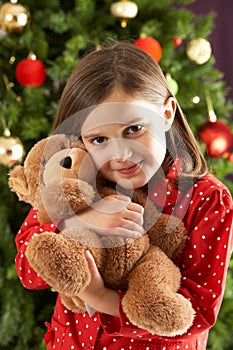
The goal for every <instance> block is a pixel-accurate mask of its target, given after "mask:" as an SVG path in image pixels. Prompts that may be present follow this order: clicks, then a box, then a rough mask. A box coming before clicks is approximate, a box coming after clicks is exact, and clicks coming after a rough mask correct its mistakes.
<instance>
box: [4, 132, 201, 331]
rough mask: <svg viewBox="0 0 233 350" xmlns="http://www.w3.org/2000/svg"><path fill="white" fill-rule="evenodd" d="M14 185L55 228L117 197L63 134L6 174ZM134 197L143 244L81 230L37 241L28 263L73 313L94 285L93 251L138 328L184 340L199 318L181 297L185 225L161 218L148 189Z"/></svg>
mask: <svg viewBox="0 0 233 350" xmlns="http://www.w3.org/2000/svg"><path fill="white" fill-rule="evenodd" d="M9 186H10V188H11V190H12V191H13V192H15V193H16V194H17V196H18V198H19V200H21V201H25V202H27V203H30V204H31V205H32V206H33V207H34V208H36V209H37V216H38V220H39V222H40V223H45V222H51V221H53V222H56V223H57V225H58V227H59V222H60V221H61V220H62V219H66V218H68V217H71V216H74V215H75V214H77V213H78V212H79V211H80V210H83V209H85V208H88V207H89V206H90V205H92V204H93V203H95V201H97V200H99V199H100V198H102V199H104V198H105V197H106V196H108V195H111V194H116V188H114V186H112V185H111V184H106V183H105V182H104V181H103V179H101V177H100V176H98V174H97V171H96V169H95V166H94V164H93V161H92V159H91V157H90V155H89V154H88V152H87V151H86V150H85V147H84V145H83V144H82V142H81V140H79V139H78V138H77V137H75V136H72V135H70V136H69V135H64V134H56V135H51V136H49V137H47V138H45V139H42V140H40V141H38V142H37V143H36V144H35V145H34V146H33V147H32V149H31V150H30V151H29V153H28V155H27V157H26V159H25V161H24V165H23V166H22V165H17V166H15V167H14V168H13V169H11V171H10V172H9ZM124 195H129V193H124ZM130 197H131V200H132V201H133V202H136V203H138V204H140V205H142V206H143V207H144V229H145V234H143V235H142V236H141V237H140V238H137V239H132V238H126V237H123V236H111V235H109V236H100V235H99V234H97V233H95V231H94V230H90V229H88V228H86V227H84V226H83V225H76V226H75V227H70V228H66V229H64V230H61V231H60V232H43V233H41V234H38V235H34V237H33V238H32V239H31V240H30V242H29V243H28V245H27V249H26V257H27V259H28V261H29V263H30V265H31V266H32V268H33V269H34V270H35V271H36V272H37V273H38V274H39V275H40V276H41V277H42V278H43V279H44V281H45V282H47V283H48V284H49V285H50V286H51V287H53V288H54V289H55V290H56V291H57V292H59V293H60V295H61V300H62V302H63V304H64V305H65V306H66V307H67V308H68V309H70V310H71V311H73V312H83V311H85V310H86V307H87V306H86V305H85V304H84V303H83V301H82V300H81V299H79V297H78V294H79V293H80V292H81V291H83V290H84V289H85V288H86V286H88V284H89V283H90V280H91V274H90V271H89V267H88V263H87V261H86V259H85V250H86V249H89V250H90V251H91V253H92V255H93V257H94V259H95V262H96V265H97V267H98V269H99V271H100V273H101V275H102V278H103V280H104V283H105V285H106V286H107V287H109V288H112V289H115V290H124V291H125V294H124V296H123V299H122V308H123V310H124V312H125V314H126V315H127V317H128V319H129V320H130V321H131V322H132V323H133V324H134V325H136V326H138V327H140V328H143V329H145V330H147V331H149V332H150V333H152V334H158V335H160V336H176V335H180V334H183V333H185V332H186V331H187V330H188V328H189V327H190V326H191V325H192V323H193V320H194V317H195V312H194V310H193V308H192V305H191V303H190V301H189V300H188V299H186V298H185V297H183V296H182V295H181V294H179V292H178V290H179V287H180V281H181V273H180V270H179V268H178V267H177V266H176V265H175V263H174V260H175V259H176V258H177V257H178V256H179V255H180V254H181V252H182V249H183V247H184V245H185V241H186V238H187V234H186V230H185V227H184V224H183V222H182V221H181V220H179V219H178V218H176V217H174V216H170V215H167V214H163V213H159V212H158V210H157V209H156V207H155V206H154V204H153V203H152V202H151V201H150V200H149V199H148V196H147V195H146V193H145V192H144V191H143V190H141V189H137V190H134V191H133V193H130ZM168 227H169V229H167V228H168Z"/></svg>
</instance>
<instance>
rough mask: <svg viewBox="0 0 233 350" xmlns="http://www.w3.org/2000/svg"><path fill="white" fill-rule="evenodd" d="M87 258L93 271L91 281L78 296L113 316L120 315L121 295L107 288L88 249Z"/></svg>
mask: <svg viewBox="0 0 233 350" xmlns="http://www.w3.org/2000/svg"><path fill="white" fill-rule="evenodd" d="M86 259H87V262H88V265H89V268H90V272H91V276H92V279H91V282H90V284H89V285H88V286H87V287H86V289H85V290H84V291H83V292H82V293H79V295H78V297H79V298H80V299H82V300H83V301H84V303H85V304H88V305H89V306H90V307H91V308H93V309H95V310H97V311H99V312H103V313H106V314H109V315H112V316H119V311H118V308H119V302H120V298H119V295H118V294H117V293H116V292H115V291H114V290H112V289H109V288H106V287H105V285H104V282H103V279H102V277H101V275H100V273H99V271H98V269H97V266H96V263H95V260H94V258H93V256H92V254H91V253H90V251H88V250H87V251H86Z"/></svg>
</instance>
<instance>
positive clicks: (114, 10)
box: [110, 0, 138, 28]
mask: <svg viewBox="0 0 233 350" xmlns="http://www.w3.org/2000/svg"><path fill="white" fill-rule="evenodd" d="M110 12H111V14H112V15H113V16H114V17H118V18H121V26H122V28H125V27H126V26H127V19H129V18H135V17H136V16H137V13H138V6H137V4H135V2H133V1H127V0H121V1H118V2H114V3H113V4H112V5H111V7H110Z"/></svg>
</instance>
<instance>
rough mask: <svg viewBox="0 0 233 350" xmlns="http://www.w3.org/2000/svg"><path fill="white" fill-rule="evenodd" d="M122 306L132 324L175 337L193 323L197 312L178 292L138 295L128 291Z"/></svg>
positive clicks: (154, 332) (155, 332)
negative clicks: (168, 294)
mask: <svg viewBox="0 0 233 350" xmlns="http://www.w3.org/2000/svg"><path fill="white" fill-rule="evenodd" d="M122 307H123V310H124V312H125V313H126V315H127V317H128V318H129V320H130V321H131V322H132V324H134V325H136V326H137V327H139V328H143V329H145V330H147V331H148V332H150V333H151V334H157V335H160V336H168V337H173V336H176V335H181V334H184V333H185V332H186V331H187V330H188V329H189V327H190V326H191V325H192V323H193V320H194V315H195V312H194V310H193V308H192V305H191V303H190V302H189V301H188V300H187V299H185V298H184V297H183V296H182V295H180V294H178V293H173V295H170V296H169V297H168V296H167V295H166V296H165V295H163V293H162V291H160V295H157V296H155V295H150V296H148V295H146V296H145V295H143V294H142V295H141V296H140V295H136V296H135V294H134V295H133V294H131V293H129V294H128V292H126V294H125V296H124V298H123V300H122Z"/></svg>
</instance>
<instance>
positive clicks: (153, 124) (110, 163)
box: [16, 43, 232, 350]
mask: <svg viewBox="0 0 233 350" xmlns="http://www.w3.org/2000/svg"><path fill="white" fill-rule="evenodd" d="M93 106H96V107H95V108H92V109H91V111H90V112H89V113H81V112H80V111H83V110H86V109H88V108H89V107H93ZM78 112H80V113H78ZM71 116H72V118H71V119H70V117H71ZM70 120H72V123H70ZM73 128H75V130H74V132H75V133H77V132H80V136H81V139H82V141H83V143H84V145H85V147H86V148H87V150H88V151H89V152H90V154H91V156H92V158H93V161H94V162H95V164H96V167H97V169H99V170H100V172H101V174H102V175H103V176H104V177H105V178H106V180H108V181H111V182H113V183H115V184H120V186H121V187H125V188H139V187H143V188H144V189H145V191H147V193H148V196H149V197H150V199H151V200H153V202H154V204H155V206H156V207H157V208H158V209H159V210H161V211H162V212H164V213H167V214H173V215H176V216H177V217H179V218H180V219H182V220H183V222H184V223H185V226H186V229H187V231H188V240H187V243H186V246H185V248H184V251H183V253H182V256H181V257H180V258H179V260H177V261H176V264H177V265H178V266H179V268H180V270H181V273H182V285H181V287H180V290H179V293H181V294H182V295H183V296H184V297H186V298H188V299H189V300H190V301H191V303H192V306H193V308H194V309H195V312H196V315H195V319H194V322H193V325H192V326H191V327H190V329H189V330H188V331H187V333H185V334H183V335H181V336H176V337H161V336H158V335H152V334H150V333H149V332H147V331H146V330H144V329H139V328H137V327H135V326H134V325H133V324H131V323H130V321H129V320H128V319H127V317H126V315H125V314H124V312H123V310H122V307H121V298H122V297H123V295H124V291H114V290H110V289H108V288H106V287H105V286H104V283H103V281H102V278H101V276H100V274H99V272H98V270H97V268H96V265H95V262H94V260H93V258H92V255H91V253H90V252H89V251H87V253H86V258H87V260H88V263H89V266H90V270H91V273H92V281H91V283H90V284H89V286H88V287H87V288H86V289H85V291H84V292H83V293H80V295H79V297H80V298H81V299H82V300H83V301H84V302H85V303H86V304H88V305H89V306H90V307H91V308H94V309H95V310H96V312H95V313H94V315H92V316H91V315H89V314H88V313H83V314H75V313H72V312H70V311H68V310H67V309H66V308H65V307H64V306H63V304H62V303H61V300H60V297H59V295H58V298H57V303H56V307H55V310H54V314H53V316H52V322H51V324H49V323H47V326H48V331H47V333H46V335H45V343H46V344H47V348H48V349H49V350H50V349H57V350H58V349H63V350H69V349H95V350H96V349H97V350H100V349H101V350H113V349H116V350H119V349H122V350H123V349H124V350H129V349H140V350H146V349H147V350H149V349H150V350H152V349H159V350H175V349H189V350H194V349H195V350H196V349H199V350H204V349H206V346H207V339H208V332H209V329H210V328H211V327H212V326H213V325H214V323H215V321H216V318H217V314H218V311H219V308H220V305H221V301H222V298H223V292H224V287H225V282H226V272H227V268H228V264H229V260H230V252H231V248H232V239H231V232H232V199H231V196H230V194H229V191H228V190H227V189H226V187H225V186H224V185H223V184H222V183H220V182H219V181H218V180H216V179H215V178H214V177H213V176H212V175H210V174H209V173H208V170H207V166H206V163H205V160H204V158H203V156H202V155H201V153H200V151H199V148H198V146H197V143H196V141H195V138H194V136H193V134H192V132H191V131H190V128H189V126H188V125H187V122H186V120H185V118H184V116H183V114H182V111H181V109H180V107H179V106H178V104H177V101H176V100H175V98H174V96H173V95H172V93H171V91H170V90H169V88H168V85H167V82H166V79H165V78H164V75H163V73H162V72H161V69H160V68H159V66H158V65H157V63H156V62H155V61H154V60H153V59H152V58H151V57H150V56H149V55H147V54H146V53H145V52H143V51H142V50H140V49H139V48H137V47H135V46H133V45H131V44H128V43H117V44H115V45H113V46H107V47H103V48H102V49H100V50H98V51H94V52H91V53H89V54H88V55H87V56H86V57H84V58H83V59H82V60H81V62H80V63H79V64H78V66H77V67H76V68H75V69H74V71H73V73H72V74H71V76H70V78H69V80H68V82H67V85H66V87H65V89H64V91H63V94H62V97H61V100H60V105H59V108H58V112H57V116H56V119H55V123H54V127H53V130H55V131H56V132H59V131H62V132H64V130H65V131H66V132H67V133H72V129H73ZM164 180H165V181H164ZM110 201H114V203H116V204H117V205H118V204H119V207H120V206H121V210H119V211H118V212H112V213H107V210H106V211H105V210H102V209H103V208H102V207H101V208H100V209H99V210H98V203H96V206H95V207H92V208H90V209H88V210H86V211H84V212H82V213H80V215H79V219H80V220H82V222H83V223H84V224H85V225H88V226H90V227H92V228H94V229H95V230H97V231H99V233H100V234H102V235H103V234H104V235H107V234H108V233H109V232H111V235H112V234H115V235H123V236H128V237H133V238H136V237H138V236H140V235H141V234H142V233H143V229H142V224H143V209H142V208H141V207H140V206H139V205H137V204H134V203H132V202H131V201H130V200H129V199H127V200H126V199H125V198H124V197H121V196H115V197H114V198H110ZM122 202H124V205H123V206H122ZM122 207H123V209H122ZM67 225H74V218H71V219H68V220H65V222H63V223H62V224H61V226H62V227H66V226H67ZM59 228H60V229H61V227H60V226H59ZM47 230H50V231H51V230H53V231H54V232H55V231H56V232H58V231H59V230H58V228H57V227H55V224H53V223H48V224H45V225H40V224H39V223H38V221H37V216H36V210H35V209H32V210H31V211H30V213H29V215H28V217H27V218H26V220H25V222H24V223H23V225H22V227H21V230H20V231H19V233H18V235H17V237H16V244H17V248H18V254H17V256H16V266H17V271H18V275H19V278H20V280H21V282H22V283H23V285H24V286H25V287H26V288H29V289H42V288H47V287H49V286H48V285H47V284H46V283H45V282H44V281H43V280H42V279H41V278H40V276H38V275H37V273H36V271H33V269H32V268H31V267H30V266H29V264H28V262H27V260H26V258H25V254H24V253H25V250H26V248H27V242H28V241H29V240H30V239H31V237H32V236H33V234H34V233H38V234H40V233H41V232H44V231H47Z"/></svg>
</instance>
